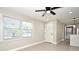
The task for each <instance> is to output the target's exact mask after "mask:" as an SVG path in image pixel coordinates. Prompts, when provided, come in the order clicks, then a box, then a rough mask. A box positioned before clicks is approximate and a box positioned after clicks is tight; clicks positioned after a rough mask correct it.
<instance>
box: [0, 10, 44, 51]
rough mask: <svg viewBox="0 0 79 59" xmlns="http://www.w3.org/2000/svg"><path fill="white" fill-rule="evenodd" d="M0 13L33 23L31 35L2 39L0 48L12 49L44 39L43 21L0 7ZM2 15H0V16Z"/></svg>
mask: <svg viewBox="0 0 79 59" xmlns="http://www.w3.org/2000/svg"><path fill="white" fill-rule="evenodd" d="M0 13H1V15H2V16H10V17H14V18H16V19H19V20H23V21H28V22H32V24H33V30H32V37H29V38H23V37H19V38H18V39H13V40H3V41H1V42H0V50H10V49H14V48H17V47H21V46H25V45H29V44H32V43H35V42H40V41H43V40H44V23H43V22H41V21H36V20H34V19H32V18H29V17H25V16H22V15H20V14H18V13H14V12H12V11H7V10H1V9H0ZM2 16H0V18H1V17H2ZM0 20H1V19H0Z"/></svg>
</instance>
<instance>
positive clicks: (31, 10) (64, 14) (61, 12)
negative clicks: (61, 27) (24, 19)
mask: <svg viewBox="0 0 79 59" xmlns="http://www.w3.org/2000/svg"><path fill="white" fill-rule="evenodd" d="M1 8H2V9H4V10H8V11H13V12H17V13H19V14H22V15H25V16H29V17H32V18H34V19H37V20H41V21H44V22H46V21H50V20H56V19H57V20H60V21H61V22H62V23H65V24H73V18H74V17H77V18H79V8H78V7H63V8H60V9H56V10H54V12H55V13H56V15H51V14H46V15H45V17H42V14H43V13H44V12H35V10H41V9H44V7H1ZM1 8H0V9H1ZM70 11H72V14H70V13H69V12H70ZM47 19H48V20H47ZM77 23H79V19H77Z"/></svg>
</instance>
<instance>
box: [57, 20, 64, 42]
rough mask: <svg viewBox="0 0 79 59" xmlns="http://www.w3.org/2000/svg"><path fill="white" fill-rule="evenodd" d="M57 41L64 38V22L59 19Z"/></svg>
mask: <svg viewBox="0 0 79 59" xmlns="http://www.w3.org/2000/svg"><path fill="white" fill-rule="evenodd" d="M56 38H57V40H56V41H57V42H60V41H63V40H64V24H63V23H61V22H60V21H58V20H57V36H56Z"/></svg>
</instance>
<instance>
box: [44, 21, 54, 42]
mask: <svg viewBox="0 0 79 59" xmlns="http://www.w3.org/2000/svg"><path fill="white" fill-rule="evenodd" d="M45 40H46V42H52V41H53V24H52V22H49V23H46V24H45Z"/></svg>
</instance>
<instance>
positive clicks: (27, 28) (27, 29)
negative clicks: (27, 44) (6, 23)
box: [22, 22, 32, 37]
mask: <svg viewBox="0 0 79 59" xmlns="http://www.w3.org/2000/svg"><path fill="white" fill-rule="evenodd" d="M31 35H32V24H31V23H28V22H22V36H23V37H30V36H31Z"/></svg>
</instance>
